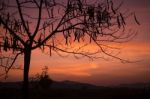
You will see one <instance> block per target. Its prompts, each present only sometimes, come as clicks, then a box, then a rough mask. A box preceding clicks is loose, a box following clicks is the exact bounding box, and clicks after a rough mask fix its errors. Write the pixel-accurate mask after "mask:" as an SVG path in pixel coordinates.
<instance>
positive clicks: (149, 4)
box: [6, 0, 150, 85]
mask: <svg viewBox="0 0 150 99" xmlns="http://www.w3.org/2000/svg"><path fill="white" fill-rule="evenodd" d="M114 1H115V2H116V0H114ZM117 1H118V0H117ZM121 1H124V5H123V7H124V8H126V7H127V9H128V8H129V9H131V10H133V11H135V12H136V14H137V17H138V19H139V20H140V23H141V25H140V26H132V25H131V24H130V27H131V28H134V29H135V30H136V31H138V35H137V37H136V38H134V40H133V41H131V42H129V43H125V44H123V45H122V49H121V54H120V57H122V58H125V59H130V60H132V61H137V60H138V62H134V63H125V64H123V63H121V62H120V61H119V60H115V59H110V60H109V61H105V60H103V59H97V60H94V61H90V60H89V59H87V58H80V59H75V58H74V57H73V56H72V55H69V56H68V57H66V58H63V57H60V56H58V55H55V54H53V56H51V57H50V56H49V55H47V54H46V53H45V54H44V53H41V51H40V50H35V51H33V53H32V60H31V70H30V75H34V74H36V73H40V72H41V68H43V67H44V66H49V74H50V77H51V78H52V79H54V80H73V81H79V82H86V83H92V84H97V85H118V84H122V83H136V82H150V33H149V32H150V28H149V26H150V19H149V17H150V14H149V13H150V1H148V0H121ZM22 62H23V58H19V59H18V61H17V63H18V64H21V63H22ZM14 79H15V80H22V71H19V70H18V71H16V70H15V71H13V70H12V71H11V72H10V73H9V78H8V79H7V80H6V81H12V80H13V81H14Z"/></svg>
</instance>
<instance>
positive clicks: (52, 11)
mask: <svg viewBox="0 0 150 99" xmlns="http://www.w3.org/2000/svg"><path fill="white" fill-rule="evenodd" d="M51 17H52V18H54V9H53V7H52V8H51Z"/></svg>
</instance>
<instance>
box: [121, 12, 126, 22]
mask: <svg viewBox="0 0 150 99" xmlns="http://www.w3.org/2000/svg"><path fill="white" fill-rule="evenodd" d="M120 17H121V20H122V24H123V25H125V24H126V23H125V20H124V17H123V15H122V14H121V13H120Z"/></svg>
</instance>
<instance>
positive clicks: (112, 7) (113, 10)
mask: <svg viewBox="0 0 150 99" xmlns="http://www.w3.org/2000/svg"><path fill="white" fill-rule="evenodd" d="M110 3H111V10H112V12H113V13H114V14H116V11H115V9H114V6H113V5H114V4H113V2H112V1H110Z"/></svg>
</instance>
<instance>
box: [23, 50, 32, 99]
mask: <svg viewBox="0 0 150 99" xmlns="http://www.w3.org/2000/svg"><path fill="white" fill-rule="evenodd" d="M30 59H31V49H30V48H26V49H25V51H24V74H23V99H29V68H30Z"/></svg>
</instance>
